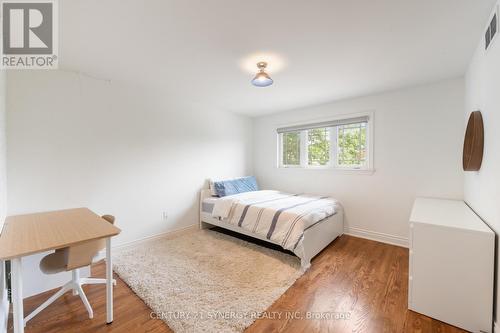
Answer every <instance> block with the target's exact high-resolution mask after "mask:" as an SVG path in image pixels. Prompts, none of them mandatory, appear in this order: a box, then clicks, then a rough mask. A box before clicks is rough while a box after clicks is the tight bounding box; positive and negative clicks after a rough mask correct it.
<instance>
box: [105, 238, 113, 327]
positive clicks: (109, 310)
mask: <svg viewBox="0 0 500 333" xmlns="http://www.w3.org/2000/svg"><path fill="white" fill-rule="evenodd" d="M112 322H113V262H112V261H111V237H108V238H107V239H106V324H111V323H112Z"/></svg>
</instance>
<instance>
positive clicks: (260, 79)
mask: <svg viewBox="0 0 500 333" xmlns="http://www.w3.org/2000/svg"><path fill="white" fill-rule="evenodd" d="M273 82H274V81H273V79H271V78H270V77H269V75H267V73H266V72H264V71H260V72H258V73H257V75H255V77H254V78H253V80H252V84H253V85H254V86H256V87H268V86H270V85H271V84H273Z"/></svg>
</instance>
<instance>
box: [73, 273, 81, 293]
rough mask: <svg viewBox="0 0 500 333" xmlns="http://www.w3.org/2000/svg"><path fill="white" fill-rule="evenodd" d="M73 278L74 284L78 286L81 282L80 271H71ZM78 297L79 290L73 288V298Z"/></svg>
mask: <svg viewBox="0 0 500 333" xmlns="http://www.w3.org/2000/svg"><path fill="white" fill-rule="evenodd" d="M71 276H72V281H73V283H74V284H78V283H79V282H78V281H79V280H80V271H79V270H78V268H77V269H74V270H72V271H71ZM76 295H78V290H77V289H75V288H73V296H76Z"/></svg>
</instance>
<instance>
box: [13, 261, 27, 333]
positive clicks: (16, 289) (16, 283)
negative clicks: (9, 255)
mask: <svg viewBox="0 0 500 333" xmlns="http://www.w3.org/2000/svg"><path fill="white" fill-rule="evenodd" d="M11 263H12V272H11V274H12V307H13V310H14V318H13V319H14V333H23V332H24V313H23V312H24V311H23V267H22V261H21V258H15V259H12V261H11Z"/></svg>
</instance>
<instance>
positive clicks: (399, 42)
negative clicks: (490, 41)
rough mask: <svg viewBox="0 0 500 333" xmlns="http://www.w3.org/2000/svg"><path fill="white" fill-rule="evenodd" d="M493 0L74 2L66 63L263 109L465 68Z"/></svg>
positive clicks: (204, 101) (67, 16)
mask: <svg viewBox="0 0 500 333" xmlns="http://www.w3.org/2000/svg"><path fill="white" fill-rule="evenodd" d="M494 2H495V0H376V1H374V0H351V1H348V0H325V1H323V0H309V1H305V0H300V1H298V0H273V1H269V0H268V1H264V0H254V1H244V0H210V1H207V0H198V1H194V0H147V1H141V0H106V1H103V0H71V1H69V0H65V1H59V4H60V5H59V8H60V9H59V10H60V17H61V27H60V30H61V40H60V67H61V68H62V69H71V70H78V71H82V72H86V73H88V74H90V75H93V76H97V77H102V78H109V79H112V80H117V81H127V82H133V83H134V84H140V85H146V86H151V87H155V88H156V89H161V90H162V91H164V93H165V94H167V95H169V96H173V97H174V98H176V99H178V102H183V101H185V102H189V103H197V104H201V105H207V107H210V108H212V107H216V108H222V109H227V110H230V111H234V112H238V113H244V114H247V115H251V116H255V115H261V114H265V113H271V112H276V111H282V110H286V109H291V108H297V107H302V106H306V105H311V104H320V103H325V102H329V101H333V100H337V99H341V98H346V97H354V96H360V95H367V94H372V93H376V92H380V91H385V90H391V89H395V88H398V87H404V86H411V85H417V84H421V83H426V82H432V81H438V80H441V79H445V78H451V77H458V76H461V75H463V74H464V72H465V70H466V67H467V63H468V61H469V59H470V58H471V55H472V52H473V51H474V48H475V47H476V45H477V42H478V41H479V39H480V38H481V36H482V33H483V31H482V30H483V27H484V25H485V23H486V20H487V18H488V15H489V12H490V10H491V8H492V6H493V3H494ZM256 53H257V54H262V55H263V56H261V57H255V56H254V55H255V54H256ZM257 60H264V61H265V60H268V61H269V67H270V71H269V72H270V74H271V76H272V78H273V79H274V80H275V84H274V85H273V86H271V87H268V88H256V87H253V86H252V85H251V84H250V80H251V78H252V75H253V73H252V72H250V71H249V70H252V66H253V65H252V63H253V62H254V61H255V62H256V61H257ZM248 63H250V65H248ZM247 67H250V68H247ZM279 67H281V69H280V68H279ZM273 68H274V69H275V70H273ZM276 69H279V71H276Z"/></svg>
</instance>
